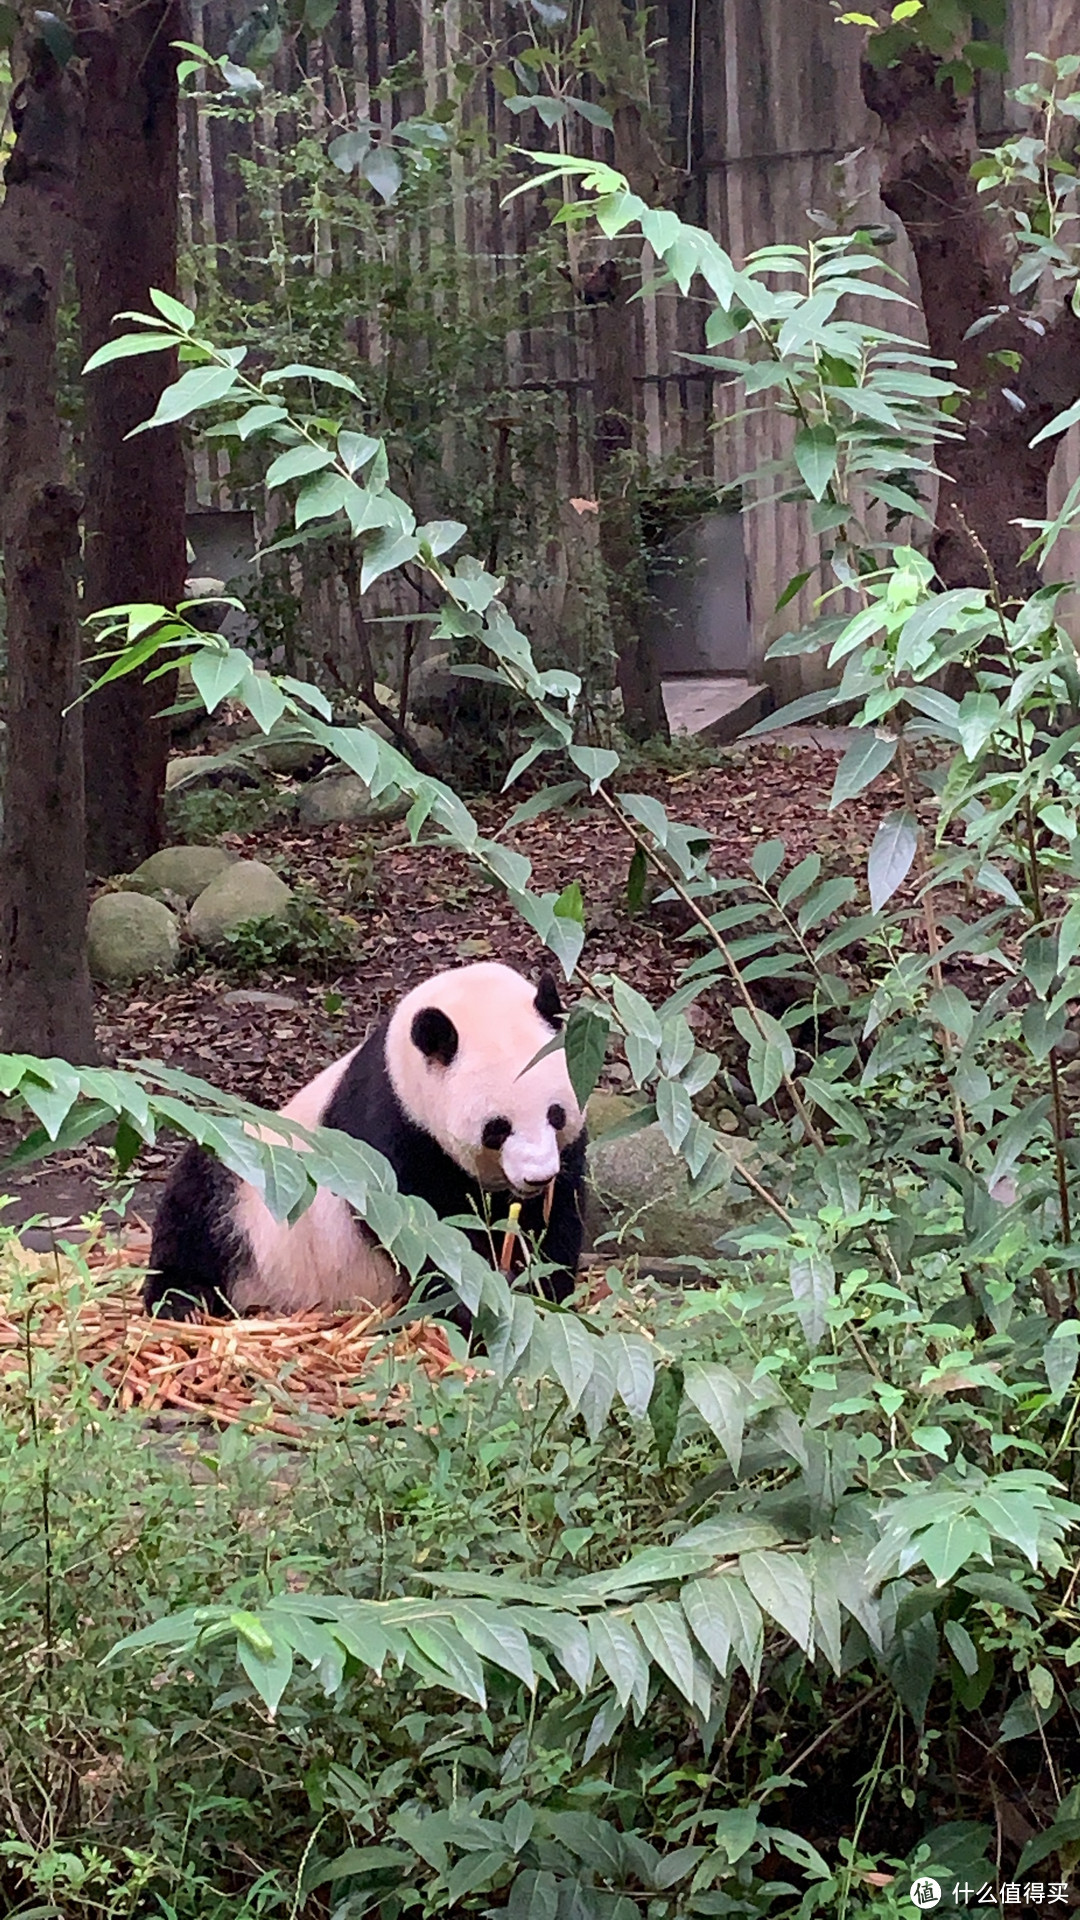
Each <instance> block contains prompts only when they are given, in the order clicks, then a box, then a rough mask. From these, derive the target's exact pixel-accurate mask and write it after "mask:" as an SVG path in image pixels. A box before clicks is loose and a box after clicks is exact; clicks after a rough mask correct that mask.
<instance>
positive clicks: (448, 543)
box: [338, 437, 469, 559]
mask: <svg viewBox="0 0 1080 1920" xmlns="http://www.w3.org/2000/svg"><path fill="white" fill-rule="evenodd" d="M340 445H341V439H340V437H339V439H338V446H339V447H340ZM468 531H469V529H468V527H467V526H466V525H465V523H464V521H462V520H429V521H428V522H427V524H426V526H423V527H418V528H417V534H418V536H419V539H420V542H421V545H422V546H425V547H428V548H430V550H431V552H432V554H433V555H434V556H435V558H436V559H438V557H439V555H440V554H442V553H449V551H450V548H451V547H456V546H457V544H458V541H459V540H464V538H465V535H466V534H467V533H468Z"/></svg>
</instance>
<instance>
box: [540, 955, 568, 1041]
mask: <svg viewBox="0 0 1080 1920" xmlns="http://www.w3.org/2000/svg"><path fill="white" fill-rule="evenodd" d="M535 1006H536V1011H537V1013H538V1014H539V1015H540V1018H541V1020H546V1021H547V1023H548V1026H549V1027H554V1028H555V1030H556V1032H558V1030H559V1028H560V1027H561V1026H562V1011H563V1010H562V1001H561V1000H560V999H559V989H558V987H557V986H556V984H555V975H554V974H553V973H552V972H550V970H549V969H548V968H547V967H545V968H544V971H543V973H542V974H541V975H540V979H539V981H538V983H537V988H536V1001H535Z"/></svg>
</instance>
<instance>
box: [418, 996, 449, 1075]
mask: <svg viewBox="0 0 1080 1920" xmlns="http://www.w3.org/2000/svg"><path fill="white" fill-rule="evenodd" d="M412 1042H413V1046H414V1047H418V1048H419V1049H420V1052H421V1053H422V1054H423V1056H424V1059H425V1060H437V1061H438V1062H439V1065H440V1066H442V1067H448V1066H449V1065H450V1062H451V1060H452V1059H453V1058H454V1055H455V1054H456V1053H457V1050H458V1032H457V1028H456V1027H455V1025H454V1023H453V1021H452V1020H451V1018H450V1016H449V1014H447V1013H444V1012H443V1010H442V1008H441V1007H421V1009H420V1012H419V1013H418V1014H416V1015H415V1017H414V1019H413V1023H412Z"/></svg>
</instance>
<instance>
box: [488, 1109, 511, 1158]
mask: <svg viewBox="0 0 1080 1920" xmlns="http://www.w3.org/2000/svg"><path fill="white" fill-rule="evenodd" d="M513 1131H514V1129H513V1127H512V1126H511V1125H510V1122H509V1120H504V1119H503V1117H502V1115H501V1114H500V1115H499V1116H498V1117H497V1119H495V1120H485V1122H484V1131H483V1133H482V1134H481V1135H480V1139H481V1142H482V1144H483V1145H484V1146H485V1147H490V1148H491V1151H492V1153H498V1151H499V1148H500V1147H504V1146H505V1145H506V1142H507V1141H508V1140H509V1138H510V1135H511V1134H512V1133H513Z"/></svg>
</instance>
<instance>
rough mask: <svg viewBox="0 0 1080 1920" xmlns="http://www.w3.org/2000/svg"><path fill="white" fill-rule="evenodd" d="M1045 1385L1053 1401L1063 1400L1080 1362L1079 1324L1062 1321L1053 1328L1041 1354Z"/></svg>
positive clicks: (1074, 1321)
mask: <svg viewBox="0 0 1080 1920" xmlns="http://www.w3.org/2000/svg"><path fill="white" fill-rule="evenodd" d="M1042 1359H1043V1366H1044V1368H1045V1369H1046V1379H1047V1384H1048V1386H1049V1388H1050V1392H1051V1393H1052V1395H1053V1397H1054V1399H1055V1400H1061V1399H1063V1398H1064V1396H1065V1394H1066V1392H1067V1391H1068V1389H1069V1387H1071V1385H1072V1383H1073V1380H1074V1378H1075V1376H1076V1367H1077V1362H1078V1361H1080V1322H1077V1321H1076V1320H1063V1321H1062V1323H1061V1325H1060V1326H1058V1327H1055V1328H1054V1331H1053V1333H1052V1334H1051V1336H1050V1338H1049V1340H1048V1341H1047V1342H1046V1345H1045V1346H1044V1348H1043V1352H1042Z"/></svg>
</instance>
